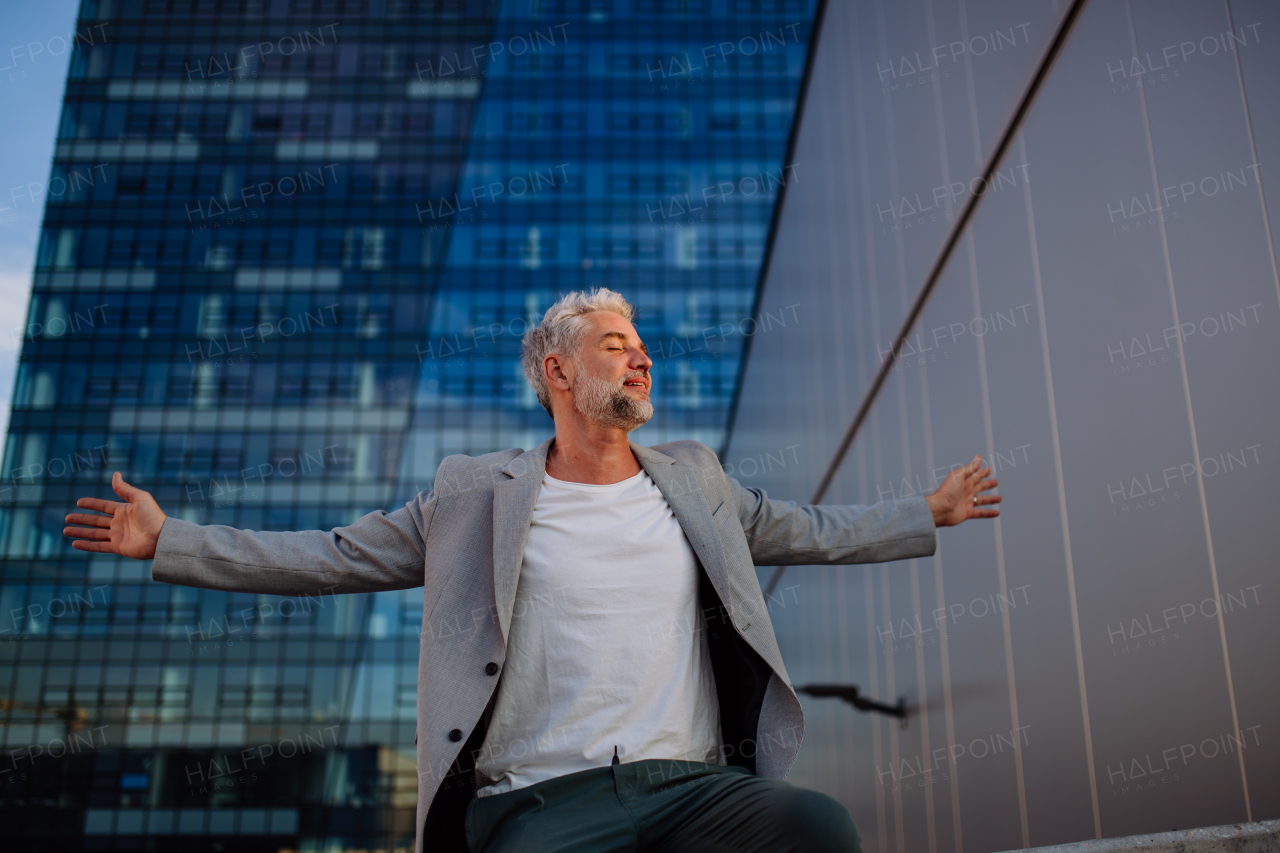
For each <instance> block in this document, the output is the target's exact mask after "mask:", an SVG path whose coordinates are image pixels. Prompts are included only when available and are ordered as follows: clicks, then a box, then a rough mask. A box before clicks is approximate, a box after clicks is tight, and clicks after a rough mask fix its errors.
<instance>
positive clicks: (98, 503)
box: [76, 498, 124, 515]
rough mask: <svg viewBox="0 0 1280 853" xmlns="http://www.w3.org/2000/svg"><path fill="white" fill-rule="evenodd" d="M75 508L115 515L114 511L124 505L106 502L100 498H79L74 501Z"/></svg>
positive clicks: (116, 502) (117, 502)
mask: <svg viewBox="0 0 1280 853" xmlns="http://www.w3.org/2000/svg"><path fill="white" fill-rule="evenodd" d="M76 506H78V507H80V508H81V509H96V510H97V511H98V512H105V513H107V514H108V515H115V514H116V510H117V509H119V508H120V507H122V506H124V504H122V503H120V502H119V501H106V500H103V499H102V498H80V499H79V500H78V501H76Z"/></svg>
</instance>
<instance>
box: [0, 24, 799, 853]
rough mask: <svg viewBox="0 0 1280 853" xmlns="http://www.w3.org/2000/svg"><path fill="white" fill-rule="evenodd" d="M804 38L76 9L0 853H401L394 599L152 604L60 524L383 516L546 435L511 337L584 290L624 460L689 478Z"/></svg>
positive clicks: (23, 461)
mask: <svg viewBox="0 0 1280 853" xmlns="http://www.w3.org/2000/svg"><path fill="white" fill-rule="evenodd" d="M813 15H814V8H813V6H812V5H811V4H809V3H807V2H804V0H777V2H765V0H678V1H677V2H668V0H616V2H601V0H561V1H560V2H555V1H554V0H546V2H534V0H524V2H509V3H496V2H484V0H84V2H83V3H82V6H81V9H80V15H79V18H80V20H79V22H78V25H79V27H78V28H79V31H80V32H84V33H93V34H95V36H94V39H93V41H92V42H91V43H81V44H79V45H78V47H77V50H76V52H75V53H74V56H73V59H72V62H71V66H70V71H69V76H68V82H67V90H66V98H65V106H64V112H63V118H62V123H61V127H60V129H59V138H58V142H57V148H56V155H55V159H54V164H53V170H52V173H51V179H50V192H49V196H50V199H51V201H50V203H49V204H48V207H47V209H46V214H45V222H44V228H43V234H42V239H41V243H40V247H39V252H38V261H37V267H36V269H35V271H34V276H33V289H32V296H31V303H30V309H29V315H28V327H27V330H26V331H27V334H26V339H25V340H24V343H23V349H22V355H21V360H20V364H19V372H18V378H17V384H16V389H15V393H14V399H13V415H12V422H11V426H10V432H9V436H8V438H7V441H6V445H5V451H4V454H5V455H4V465H5V471H6V480H7V482H6V483H5V484H4V488H3V490H2V491H0V571H3V579H4V580H3V586H2V587H0V607H2V610H3V620H2V623H3V624H0V723H2V725H0V738H3V752H2V753H0V756H2V757H0V809H2V810H3V815H4V824H5V829H4V833H3V834H4V836H5V841H4V843H3V846H4V847H5V849H14V850H32V851H34V850H51V849H57V850H74V849H93V850H137V849H146V850H154V851H162V850H177V849H183V850H189V849H192V848H193V845H194V847H195V848H196V849H210V850H213V849H235V850H246V851H255V850H263V851H267V850H270V851H276V850H286V849H287V850H311V851H322V850H323V851H331V850H334V851H343V850H356V849H359V850H365V849H369V850H373V849H381V850H400V849H410V848H412V843H413V826H414V803H415V799H416V784H417V783H416V775H415V774H416V770H415V767H414V752H413V744H414V716H415V707H414V704H415V696H416V661H417V644H418V639H419V632H420V630H421V608H422V602H421V595H420V594H414V593H412V592H405V593H394V594H378V595H370V596H330V595H327V594H326V590H324V589H317V590H314V591H313V593H312V594H310V595H303V596H298V597H294V598H274V597H266V596H253V595H236V594H229V593H220V592H209V591H202V590H195V589H189V588H182V587H173V586H168V585H164V584H155V583H151V582H150V580H149V573H148V566H147V564H145V563H134V562H132V561H128V560H116V559H113V558H103V557H102V556H98V555H94V556H90V555H87V554H84V553H83V552H78V551H73V550H72V549H70V547H69V546H68V545H67V543H66V542H65V541H64V540H63V538H62V536H61V530H62V526H63V522H62V519H63V516H64V515H65V514H66V513H67V512H68V511H69V509H70V508H71V507H72V506H73V503H74V500H75V498H76V497H79V496H83V495H89V494H93V495H98V496H107V495H108V491H109V486H108V478H109V476H110V473H111V472H112V471H114V470H120V471H121V472H123V473H124V475H125V477H126V479H128V480H129V481H130V482H132V483H133V484H134V485H136V486H138V487H140V488H143V489H146V490H148V491H150V492H152V493H153V494H154V495H155V496H156V498H157V499H158V501H159V502H160V504H161V506H162V508H164V509H165V511H166V512H168V513H169V514H171V515H175V516H178V517H182V518H186V519H189V520H192V521H196V522H199V523H217V524H228V525H232V526H235V527H241V528H250V529H273V530H291V529H315V528H320V529H327V528H331V527H334V526H339V525H342V524H346V523H349V522H350V521H352V520H353V519H354V518H356V517H358V516H360V515H362V514H364V513H367V512H369V511H372V510H375V509H379V508H383V509H388V508H394V507H395V506H398V505H399V504H400V502H402V501H404V500H406V499H407V498H408V497H409V496H410V495H412V494H414V493H416V492H418V491H420V490H422V489H426V488H429V487H430V486H431V479H432V477H433V476H434V473H435V468H436V465H437V463H438V462H439V460H440V459H441V458H442V457H443V456H444V455H447V454H450V453H460V452H461V453H469V454H478V453H485V452H489V451H492V450H497V449H502V448H507V447H512V446H522V447H525V448H528V447H531V446H533V445H535V444H536V443H537V442H539V441H541V440H542V439H543V438H545V437H547V436H549V435H550V434H551V428H552V425H551V421H550V419H549V418H548V417H547V415H546V414H545V413H544V412H543V411H542V410H541V409H540V408H539V407H538V405H537V403H536V401H535V400H534V398H533V396H532V394H531V393H530V392H529V391H528V390H527V389H526V388H525V387H524V382H523V379H522V378H521V375H520V374H519V369H518V365H517V359H516V354H517V352H518V341H519V337H520V334H521V333H522V332H523V330H524V328H525V327H526V325H527V323H528V321H529V319H530V318H531V317H536V316H540V314H541V311H543V310H545V308H546V307H547V305H548V304H549V303H550V302H551V301H552V300H553V299H554V298H555V296H556V295H557V294H558V293H559V292H562V291H566V290H570V289H575V288H582V287H589V286H593V285H597V284H600V285H606V286H609V287H612V288H614V289H616V290H619V291H621V292H622V293H624V294H625V295H626V296H628V297H629V298H630V299H631V300H632V301H633V302H635V303H636V304H637V305H638V306H639V308H640V316H639V320H638V326H639V329H640V331H641V334H642V335H643V337H644V338H645V340H646V342H647V343H648V345H649V348H650V351H651V353H652V354H653V355H654V356H655V367H654V373H655V380H656V381H655V389H654V397H655V406H656V408H657V410H658V415H657V416H656V417H655V419H654V420H653V421H652V422H651V423H650V424H648V425H646V426H645V427H644V428H643V429H642V430H640V431H639V432H638V433H637V435H636V439H637V440H638V441H640V442H641V443H644V444H653V443H657V442H660V441H663V440H666V439H668V438H676V437H694V438H698V439H701V440H703V441H705V442H707V443H708V444H711V445H712V446H718V445H719V444H720V443H721V442H722V440H723V438H724V435H725V427H726V422H727V418H728V412H729V408H730V404H731V401H732V396H733V392H734V389H735V387H736V384H737V379H738V374H739V370H740V363H741V354H742V351H743V344H744V342H745V341H746V340H747V339H748V338H749V337H751V336H752V335H753V334H754V326H753V325H752V322H753V321H752V319H751V308H752V304H753V299H754V294H755V290H756V284H757V277H758V274H759V270H760V266H761V260H762V257H763V252H764V246H765V242H766V237H767V234H768V230H769V225H770V219H771V216H772V214H773V209H774V201H775V199H776V198H777V196H778V193H779V191H780V189H781V188H782V187H783V186H786V185H790V184H793V183H799V182H800V181H803V180H804V173H803V169H801V168H798V167H797V166H796V165H795V164H792V163H787V162H785V152H786V150H787V142H788V138H789V133H790V125H791V121H792V115H793V112H794V107H795V100H796V97H797V92H798V89H799V86H800V81H801V78H802V76H803V73H804V69H805V61H806V53H807V49H808V43H809V36H810V28H811V25H812V19H813ZM59 182H61V185H60V184H59ZM59 186H61V187H62V188H63V189H62V191H58V187H59Z"/></svg>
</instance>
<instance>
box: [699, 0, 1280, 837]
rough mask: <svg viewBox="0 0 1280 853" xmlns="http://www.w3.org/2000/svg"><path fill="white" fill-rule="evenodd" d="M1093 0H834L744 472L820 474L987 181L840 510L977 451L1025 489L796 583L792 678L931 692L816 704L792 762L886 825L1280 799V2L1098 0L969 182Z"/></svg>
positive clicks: (1172, 824)
mask: <svg viewBox="0 0 1280 853" xmlns="http://www.w3.org/2000/svg"><path fill="white" fill-rule="evenodd" d="M1065 5H1066V4H1065V3H1058V4H1054V3H1050V2H1048V1H1047V0H1041V2H1006V0H986V1H985V2H982V3H974V2H972V0H971V2H968V3H966V2H964V0H934V2H930V0H903V2H894V3H890V2H885V1H884V0H880V2H871V0H869V1H868V2H858V3H854V2H837V0H832V2H830V3H829V4H828V6H827V9H826V16H825V22H824V24H823V28H822V32H821V38H820V41H819V44H818V48H817V53H816V54H815V55H814V57H813V60H812V62H813V63H814V64H813V66H812V70H811V79H810V84H809V90H808V96H807V100H806V103H805V106H804V116H803V120H802V124H801V125H800V127H799V130H798V132H797V137H796V146H795V152H794V155H793V157H792V160H791V162H794V163H795V164H796V174H797V177H798V180H797V181H796V182H794V183H793V185H792V186H790V187H789V188H788V191H787V194H786V197H785V199H784V203H783V207H782V210H781V213H780V219H779V221H778V224H777V229H778V230H777V234H776V239H775V247H774V252H773V256H772V259H771V263H770V266H769V269H768V272H767V275H766V279H765V283H764V289H763V292H762V295H761V302H760V305H759V311H758V315H757V319H758V325H757V326H756V327H754V328H753V329H752V341H751V350H750V355H749V362H748V365H747V367H746V371H745V374H744V379H743V383H742V391H741V397H740V401H739V405H738V409H737V412H736V419H735V423H734V429H733V433H732V436H731V441H730V443H729V446H728V449H727V452H726V453H725V456H724V462H725V464H726V469H727V470H728V471H729V472H730V474H732V475H733V476H736V477H737V478H738V479H739V480H740V481H741V482H742V483H743V484H744V485H747V486H758V487H762V488H764V489H766V490H767V491H768V493H769V495H770V497H775V498H785V499H794V500H799V501H808V500H809V499H810V497H811V495H812V493H813V490H814V488H815V486H816V485H817V483H818V482H819V480H820V479H821V477H822V474H823V472H824V471H825V470H826V468H827V466H828V465H829V464H830V462H831V461H832V459H833V455H834V453H835V451H836V447H837V445H838V443H839V441H840V438H841V436H842V435H843V433H844V431H845V430H846V428H847V427H848V425H849V424H850V422H851V420H852V418H853V415H854V413H855V411H856V410H857V408H858V405H859V403H860V402H861V400H862V399H863V397H864V395H865V393H866V391H867V389H868V387H869V386H870V384H871V381H872V379H873V377H874V375H875V372H876V370H877V368H878V367H879V365H880V363H881V361H882V360H883V359H884V358H886V356H887V353H888V351H889V350H890V348H891V346H892V341H893V337H894V334H895V332H896V331H897V330H898V327H899V326H900V324H901V323H902V322H903V319H904V318H905V317H906V315H907V311H908V307H909V305H910V304H911V302H912V300H913V299H914V298H915V297H916V295H917V293H918V292H919V290H920V286H921V283H922V281H923V279H924V277H925V275H926V273H927V271H928V268H929V265H930V264H931V263H932V262H933V260H934V258H935V257H936V256H937V253H938V251H939V249H940V247H941V245H942V243H943V240H944V238H945V236H946V234H947V231H948V229H949V228H950V226H951V223H952V218H953V216H954V215H955V212H956V210H957V209H958V208H959V206H960V205H961V204H963V203H964V201H965V198H966V194H967V193H974V192H977V193H981V194H982V200H981V203H980V205H979V207H978V209H977V213H976V215H975V217H974V219H973V221H972V222H971V223H970V225H969V227H968V228H967V230H966V232H965V233H964V235H963V237H962V239H961V241H960V243H959V245H958V246H957V248H956V251H955V252H954V254H953V255H952V257H951V260H950V262H949V265H948V266H947V268H946V269H945V271H944V272H943V275H942V278H941V279H940V281H939V283H938V286H937V288H936V290H935V291H934V292H933V294H932V296H931V298H930V300H929V301H928V303H927V305H926V307H925V310H924V313H923V315H922V316H921V318H920V320H919V322H918V323H917V324H916V326H915V328H914V329H913V330H912V333H911V335H910V336H909V338H908V339H907V344H906V345H904V346H903V347H902V348H901V350H900V351H899V353H898V361H897V363H896V364H895V366H894V367H893V370H892V372H891V373H890V375H889V377H888V380H887V382H886V383H885V385H884V387H883V389H882V392H881V393H880V394H879V396H878V398H877V400H876V402H875V405H874V407H873V408H872V410H871V413H870V415H869V417H868V419H867V421H866V422H865V424H864V425H863V427H862V429H861V431H860V432H859V434H858V436H857V438H856V439H855V441H854V443H853V445H852V447H851V448H850V450H849V452H848V454H847V455H846V457H845V458H844V460H843V462H842V464H841V466H840V468H839V471H838V474H837V476H836V478H835V481H834V483H833V484H832V487H831V488H830V489H829V490H828V491H827V493H826V494H825V495H824V496H823V501H824V502H826V503H874V502H875V501H877V500H880V499H886V498H891V497H894V498H896V497H904V496H909V495H913V494H919V493H922V492H927V491H931V490H932V489H933V488H935V487H936V486H937V483H938V482H939V481H940V479H941V478H942V477H944V476H945V474H946V472H947V470H948V469H949V468H951V467H955V466H957V465H960V464H962V463H964V462H966V461H968V460H969V459H971V458H972V457H973V455H974V453H980V454H981V455H982V456H983V458H984V459H985V460H987V461H988V462H989V464H991V465H992V466H993V468H994V469H995V471H996V474H995V476H997V477H998V478H999V480H1000V488H999V491H1000V492H1001V493H1002V494H1003V495H1004V496H1005V503H1004V505H1003V515H1002V517H1001V518H1000V519H998V520H996V521H995V522H992V521H970V522H968V523H966V524H965V525H964V526H963V527H961V528H958V529H956V530H948V531H943V532H942V533H941V535H940V545H939V548H938V552H937V554H936V556H934V557H932V558H928V559H921V560H912V561H907V562H903V563H894V564H887V565H876V566H866V567H796V568H793V569H790V570H788V571H787V573H786V574H785V575H784V576H783V579H782V581H781V584H780V586H779V587H778V589H777V590H776V592H775V594H774V596H773V599H772V603H771V611H772V613H771V615H772V618H773V621H774V624H775V626H776V628H777V630H778V635H779V640H780V642H781V644H782V649H783V653H784V654H785V655H786V656H787V660H788V667H789V669H790V674H791V676H792V680H793V681H794V683H796V684H798V685H799V684H805V683H808V682H840V683H852V684H857V685H859V686H860V687H861V688H862V689H863V690H864V692H866V693H868V694H870V695H873V696H876V697H879V698H880V699H886V700H890V701H892V700H894V699H896V698H897V697H899V696H902V697H905V699H906V701H907V704H908V706H909V707H911V708H912V711H913V713H912V715H911V717H910V719H909V723H908V726H907V728H906V729H905V730H903V729H900V728H899V726H898V724H897V722H896V721H895V720H892V719H890V718H887V717H879V716H876V715H868V714H859V713H857V712H854V711H853V710H852V709H851V708H849V707H848V706H845V705H843V704H839V703H837V702H835V701H833V700H817V699H806V700H805V709H806V714H807V718H808V728H807V732H806V740H805V745H804V748H803V750H802V752H801V755H800V759H799V761H798V762H797V765H796V767H795V770H794V771H793V774H792V777H791V778H792V780H793V781H796V782H798V783H800V784H804V785H808V786H811V787H814V788H818V789H820V790H823V791H826V792H828V793H830V794H832V795H833V796H836V797H837V798H838V799H840V800H841V801H842V802H843V803H845V805H847V806H848V807H849V808H850V810H851V812H852V813H853V816H854V819H855V821H856V822H857V824H858V826H859V828H860V830H861V832H862V835H863V840H864V848H865V849H867V850H868V851H882V852H883V853H887V851H898V853H902V851H928V853H935V851H961V850H964V851H968V853H976V851H994V850H1006V849H1013V848H1020V847H1025V846H1038V845H1047V844H1059V843H1064V842H1070V841H1075V840H1081V839H1088V838H1094V837H1114V836H1125V835H1133V834H1138V833H1149V832H1159V831H1168V830H1174V829H1186V828H1188V827H1196V826H1213V825H1220V824H1228V823H1236V822H1242V821H1245V820H1264V819H1270V818H1276V817H1277V816H1280V737H1278V735H1277V728H1280V712H1278V711H1277V703H1278V701H1280V678H1277V675H1278V671H1277V670H1278V669H1280V667H1278V665H1277V649H1280V620H1277V614H1276V604H1275V601H1276V594H1277V593H1276V564H1277V558H1276V556H1275V550H1274V548H1273V547H1271V544H1272V541H1273V537H1274V531H1275V529H1276V527H1277V522H1276V520H1275V512H1274V506H1275V501H1274V498H1273V495H1274V492H1275V487H1274V485H1273V482H1274V479H1275V476H1276V467H1277V465H1276V462H1277V457H1276V451H1277V443H1278V441H1280V371H1278V370H1277V366H1280V340H1278V339H1277V335H1276V329H1277V327H1278V326H1280V277H1278V276H1277V269H1276V254H1275V243H1276V242H1278V241H1280V232H1278V231H1277V229H1278V228H1280V225H1278V224H1277V222H1276V219H1277V217H1276V216H1271V217H1269V216H1268V205H1269V204H1270V205H1274V203H1275V199H1277V198H1280V172H1278V171H1277V167H1276V165H1275V164H1277V163H1278V162H1280V89H1277V85H1276V84H1277V81H1280V4H1277V3H1275V2H1264V1H1263V0H1252V2H1251V0H1230V2H1229V3H1226V2H1206V0H1131V2H1128V1H1127V0H1091V2H1089V3H1088V4H1087V5H1086V6H1085V9H1084V11H1083V13H1082V15H1081V17H1080V19H1079V20H1078V21H1077V23H1076V25H1075V27H1074V29H1073V31H1072V32H1071V34H1070V36H1069V39H1068V41H1067V42H1066V44H1065V46H1064V48H1063V51H1062V53H1061V55H1060V56H1059V57H1058V60H1057V62H1056V63H1055V65H1054V66H1053V69H1052V71H1051V74H1050V76H1049V78H1048V79H1047V81H1046V82H1045V85H1044V88H1043V89H1042V90H1041V92H1040V94H1039V95H1038V97H1037V99H1036V100H1035V102H1034V104H1033V106H1032V109H1031V111H1030V113H1029V115H1028V116H1027V118H1026V120H1025V122H1024V123H1023V126H1022V129H1021V132H1020V133H1019V134H1018V137H1017V138H1016V139H1015V140H1014V144H1013V145H1012V147H1011V148H1010V150H1009V152H1008V153H1007V155H1006V156H1005V158H1004V160H1003V161H1002V162H1001V163H1000V165H999V168H998V170H997V173H996V176H995V179H994V180H993V181H992V182H991V183H990V185H987V186H984V185H982V184H971V183H970V179H971V178H972V177H973V176H974V175H975V174H977V173H978V171H979V169H980V168H981V165H982V160H983V158H984V156H985V154H986V152H987V151H989V150H990V149H991V147H992V145H993V143H994V140H995V138H996V136H997V135H998V133H999V131H1000V129H1001V127H1002V125H1003V122H1004V121H1005V119H1006V117H1007V116H1008V115H1009V114H1010V111H1011V108H1012V105H1013V103H1014V102H1015V101H1016V99H1017V98H1018V96H1019V94H1020V93H1021V91H1022V89H1023V87H1024V86H1025V84H1026V81H1027V78H1028V74H1029V72H1030V71H1031V69H1032V68H1033V67H1034V65H1035V63H1036V61H1037V59H1038V57H1039V56H1040V54H1041V52H1042V50H1043V48H1044V44H1045V41H1046V39H1047V38H1048V37H1049V35H1050V34H1051V32H1052V30H1053V29H1054V26H1055V23H1056V21H1057V19H1058V16H1059V15H1060V14H1061V13H1062V11H1063V8H1064V7H1065ZM770 574H771V570H768V569H762V570H761V578H762V581H763V580H767V579H768V577H769V576H770Z"/></svg>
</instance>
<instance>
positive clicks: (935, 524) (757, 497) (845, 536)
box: [728, 457, 1001, 566]
mask: <svg viewBox="0 0 1280 853" xmlns="http://www.w3.org/2000/svg"><path fill="white" fill-rule="evenodd" d="M981 462H982V460H981V457H974V460H973V461H972V462H970V463H968V464H967V465H964V466H962V467H961V468H957V469H955V470H953V471H952V472H951V473H950V474H948V475H947V478H946V479H945V480H944V481H943V482H942V485H941V486H940V487H939V488H938V490H937V491H936V492H934V493H933V494H930V495H924V496H916V497H911V498H905V499H902V500H892V501H882V502H880V503H877V504H874V505H871V506H860V505H842V504H810V505H801V504H797V503H796V502H795V501H779V500H771V499H770V498H769V497H768V496H767V495H766V494H765V493H764V492H763V491H761V490H760V489H756V488H746V487H744V486H742V485H741V484H740V483H739V482H738V481H737V480H735V479H734V478H732V477H729V478H728V481H729V484H730V488H731V489H732V490H733V492H734V494H735V495H736V497H737V503H738V520H739V521H740V522H741V523H742V529H743V532H744V533H745V534H746V537H747V543H748V545H749V546H750V549H751V557H752V560H753V561H754V562H755V563H756V565H763V566H767V565H774V566H783V565H831V564H843V563H880V562H886V561H889V560H902V559H907V558H910V557H927V556H929V555H931V554H933V553H934V551H935V550H936V548H937V528H939V527H947V526H952V525H956V524H960V523H961V522H963V521H965V520H966V519H970V518H994V517H995V516H997V515H999V514H1000V511H999V510H997V509H994V508H992V505H993V504H997V503H1000V501H1001V498H1000V496H999V495H988V494H984V493H985V492H989V491H990V490H991V489H994V488H995V487H996V485H997V482H996V481H995V480H988V479H985V478H986V476H987V474H990V473H991V471H990V469H988V468H982V467H979V466H980V465H981Z"/></svg>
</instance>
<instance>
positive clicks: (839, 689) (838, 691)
mask: <svg viewBox="0 0 1280 853" xmlns="http://www.w3.org/2000/svg"><path fill="white" fill-rule="evenodd" d="M796 692H797V693H803V694H805V695H806V696H814V697H817V698H820V699H827V698H836V699H843V700H844V701H846V702H848V703H849V704H850V705H852V706H853V707H855V708H857V709H858V710H859V711H875V712H876V713H879V714H887V715H888V716H890V717H897V718H898V719H899V720H901V721H902V722H901V723H900V724H899V728H902V729H905V728H906V727H907V702H906V700H905V699H903V698H902V697H901V696H899V697H898V702H897V704H896V705H886V704H885V703H883V702H877V701H876V700H874V699H868V698H866V697H865V696H863V695H862V694H861V693H860V692H859V690H858V685H856V684H805V685H803V686H801V687H797V688H796Z"/></svg>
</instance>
